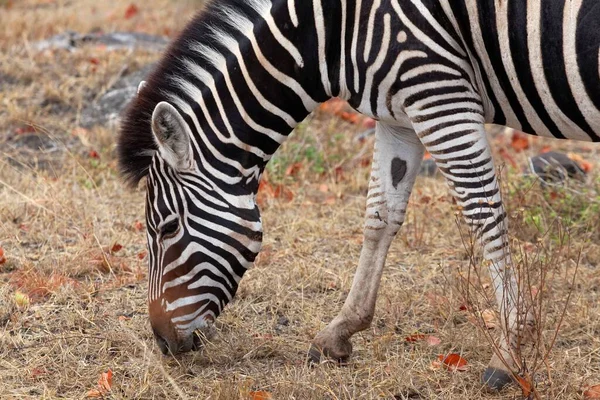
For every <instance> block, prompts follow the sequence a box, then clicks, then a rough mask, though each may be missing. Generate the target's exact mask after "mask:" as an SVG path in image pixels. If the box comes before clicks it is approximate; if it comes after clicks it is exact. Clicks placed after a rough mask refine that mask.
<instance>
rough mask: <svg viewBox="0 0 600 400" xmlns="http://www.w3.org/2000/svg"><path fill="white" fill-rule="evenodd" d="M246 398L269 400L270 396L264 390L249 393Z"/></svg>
mask: <svg viewBox="0 0 600 400" xmlns="http://www.w3.org/2000/svg"><path fill="white" fill-rule="evenodd" d="M248 398H249V399H250V400H269V399H271V394H270V393H269V392H265V391H264V390H257V391H250V392H249V393H248Z"/></svg>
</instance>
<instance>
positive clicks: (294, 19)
mask: <svg viewBox="0 0 600 400" xmlns="http://www.w3.org/2000/svg"><path fill="white" fill-rule="evenodd" d="M288 10H289V12H290V19H291V20H292V24H294V27H296V28H297V27H298V14H296V2H295V1H294V0H288Z"/></svg>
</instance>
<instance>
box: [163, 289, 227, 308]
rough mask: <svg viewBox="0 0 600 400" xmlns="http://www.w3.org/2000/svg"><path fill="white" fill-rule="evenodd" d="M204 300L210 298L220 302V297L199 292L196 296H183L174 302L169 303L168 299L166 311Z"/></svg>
mask: <svg viewBox="0 0 600 400" xmlns="http://www.w3.org/2000/svg"><path fill="white" fill-rule="evenodd" d="M204 300H208V301H212V302H213V303H217V304H220V299H219V298H218V297H217V296H215V295H214V294H212V293H203V294H199V295H196V296H187V297H181V298H179V299H177V300H175V301H174V302H172V303H169V302H168V301H167V302H166V303H167V307H166V308H165V311H166V312H171V311H175V310H177V309H178V308H181V307H185V306H190V305H192V304H197V303H200V302H201V301H204Z"/></svg>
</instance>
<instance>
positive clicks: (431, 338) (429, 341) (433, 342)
mask: <svg viewBox="0 0 600 400" xmlns="http://www.w3.org/2000/svg"><path fill="white" fill-rule="evenodd" d="M440 343H442V340H441V339H440V338H438V337H435V336H431V335H430V336H427V344H428V345H430V346H437V345H438V344H440Z"/></svg>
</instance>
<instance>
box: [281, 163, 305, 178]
mask: <svg viewBox="0 0 600 400" xmlns="http://www.w3.org/2000/svg"><path fill="white" fill-rule="evenodd" d="M302 165H303V164H302V163H301V162H297V163H294V164H292V165H290V166H288V167H287V168H286V169H285V176H296V175H298V172H300V170H301V169H302Z"/></svg>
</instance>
